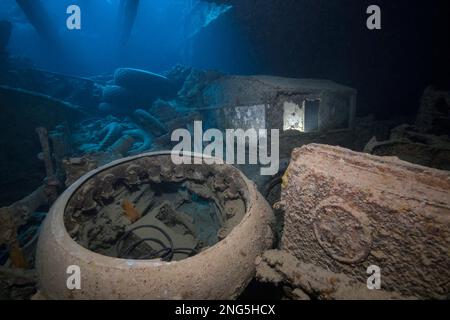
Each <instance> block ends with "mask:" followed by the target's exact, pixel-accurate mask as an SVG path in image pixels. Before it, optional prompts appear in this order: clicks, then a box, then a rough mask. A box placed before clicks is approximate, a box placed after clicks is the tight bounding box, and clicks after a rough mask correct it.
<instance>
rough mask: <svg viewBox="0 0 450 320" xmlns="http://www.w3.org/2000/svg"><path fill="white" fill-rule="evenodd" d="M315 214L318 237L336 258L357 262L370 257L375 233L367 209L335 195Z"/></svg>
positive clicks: (342, 261) (317, 209) (351, 262)
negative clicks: (370, 225)
mask: <svg viewBox="0 0 450 320" xmlns="http://www.w3.org/2000/svg"><path fill="white" fill-rule="evenodd" d="M333 198H334V197H333ZM314 216H315V220H314V223H313V228H314V234H315V236H316V239H317V241H318V242H319V244H320V246H321V247H322V248H323V249H324V250H325V252H327V254H328V255H329V256H331V257H332V258H333V259H334V260H337V261H339V262H341V263H346V264H354V263H359V262H361V261H363V260H364V259H366V258H367V256H368V255H369V253H370V248H371V245H372V236H371V232H370V227H369V220H368V218H367V216H366V215H365V214H364V213H362V212H360V211H357V210H355V209H354V208H352V207H350V206H348V205H347V204H345V203H343V200H342V199H339V198H335V199H328V200H327V201H326V202H325V203H322V204H321V205H319V206H318V207H316V209H315V214H314Z"/></svg>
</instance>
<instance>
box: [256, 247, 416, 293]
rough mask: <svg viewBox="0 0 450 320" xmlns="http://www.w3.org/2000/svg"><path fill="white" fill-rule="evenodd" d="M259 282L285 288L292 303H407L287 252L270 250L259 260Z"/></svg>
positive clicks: (257, 261)
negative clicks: (395, 301)
mask: <svg viewBox="0 0 450 320" xmlns="http://www.w3.org/2000/svg"><path fill="white" fill-rule="evenodd" d="M255 264H256V278H257V279H258V280H259V281H261V282H268V283H272V284H274V285H276V286H283V291H284V294H285V297H286V298H288V299H292V300H310V299H319V300H390V299H402V300H404V299H407V297H405V296H402V295H400V294H398V293H394V292H387V291H383V290H369V289H368V288H367V284H366V283H365V282H359V281H355V280H354V279H352V278H351V277H349V276H347V275H345V274H343V273H335V272H331V271H329V270H327V269H324V268H322V267H319V266H317V265H314V264H310V263H304V262H301V261H299V260H298V259H296V258H295V257H294V256H293V255H291V254H290V253H288V252H286V251H282V250H281V251H280V250H269V251H266V252H264V254H263V255H262V256H261V257H258V258H256V262H255Z"/></svg>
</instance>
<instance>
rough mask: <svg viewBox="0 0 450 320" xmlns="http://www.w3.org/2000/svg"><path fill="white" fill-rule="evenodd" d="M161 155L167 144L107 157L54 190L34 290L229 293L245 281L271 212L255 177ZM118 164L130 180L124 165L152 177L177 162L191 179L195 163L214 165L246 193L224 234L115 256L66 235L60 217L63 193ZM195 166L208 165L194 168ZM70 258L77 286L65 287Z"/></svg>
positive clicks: (165, 295) (265, 242)
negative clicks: (167, 250) (182, 249)
mask: <svg viewBox="0 0 450 320" xmlns="http://www.w3.org/2000/svg"><path fill="white" fill-rule="evenodd" d="M169 155H170V152H166V153H164V152H163V153H148V154H142V155H138V156H134V157H130V158H125V159H121V160H118V161H115V162H112V163H110V164H108V165H106V166H103V167H101V168H99V169H96V170H94V171H91V172H90V173H88V174H86V175H85V176H83V177H82V178H80V179H79V180H78V181H77V182H75V183H74V184H72V185H71V186H70V187H69V188H68V189H67V190H66V191H65V192H64V193H63V194H62V195H61V196H60V198H59V199H58V200H57V201H56V202H55V204H54V205H53V207H52V208H51V210H50V212H49V214H48V215H47V218H46V220H45V222H44V224H43V227H42V231H41V235H40V238H39V243H38V249H37V262H36V269H37V273H38V280H39V290H40V296H43V297H46V298H49V299H233V298H236V297H237V296H238V295H239V294H240V293H241V292H242V291H243V289H245V287H246V286H247V284H248V283H249V282H250V280H251V279H252V278H253V276H254V274H255V265H254V261H255V258H256V257H257V256H259V255H261V254H262V253H263V252H264V251H265V250H267V249H269V248H270V247H271V246H272V244H273V233H272V227H273V226H272V224H273V221H274V217H273V213H272V210H271V208H270V206H269V205H268V203H267V202H266V201H265V199H264V198H263V197H262V196H261V195H260V194H259V192H258V191H257V189H256V186H255V184H254V183H253V182H251V181H250V180H248V179H247V178H246V177H245V176H244V175H243V174H242V173H241V172H240V171H239V170H237V169H236V168H234V167H232V166H228V165H217V166H218V167H217V169H210V168H208V166H209V165H201V166H200V168H199V170H197V171H192V168H191V167H189V168H184V169H183V166H184V165H178V166H176V165H174V164H172V163H171V162H170V158H169V160H168V159H167V157H168V156H169ZM158 159H161V160H160V166H159V167H156V166H153V165H146V164H149V163H155V161H156V160H158ZM135 164H139V166H134V165H135ZM222 166H223V167H222ZM122 167H124V168H128V173H127V174H126V175H125V176H124V178H125V179H126V181H127V182H128V183H133V181H131V180H133V179H131V177H133V174H132V172H131V171H133V172H134V171H135V170H134V169H133V170H132V168H131V167H133V168H135V169H136V170H138V171H140V172H141V171H142V172H148V174H147V178H148V179H152V180H153V181H156V180H157V179H159V180H162V179H165V176H166V175H167V174H169V175H170V174H173V176H178V173H177V172H178V171H180V170H181V171H183V170H185V174H186V175H190V176H191V179H196V178H198V177H200V176H201V175H202V172H203V171H205V172H207V171H208V170H213V171H214V170H218V172H219V175H220V172H222V170H225V171H226V172H228V173H229V174H231V175H233V177H235V178H236V180H238V181H240V182H239V185H240V187H239V192H243V193H244V194H245V195H246V196H245V207H246V209H245V215H244V216H243V219H242V220H241V221H240V222H239V223H238V224H237V225H236V226H235V227H234V228H233V229H232V230H231V232H230V233H229V234H228V235H226V237H225V239H223V240H222V241H220V242H218V243H217V244H215V245H213V246H211V247H209V248H207V249H206V250H203V251H201V252H200V253H198V254H197V255H195V256H192V257H189V258H186V259H184V260H180V261H172V262H165V261H162V260H160V259H155V260H133V259H119V258H114V257H109V256H105V255H101V254H98V253H95V252H93V251H91V250H89V249H86V248H85V247H83V246H81V245H80V244H78V243H77V242H75V241H74V240H73V239H72V237H71V236H70V235H69V233H68V232H67V229H66V225H65V223H64V216H65V212H66V211H67V210H68V209H67V207H68V206H70V203H71V199H74V201H78V200H77V197H76V196H77V195H78V196H79V195H80V194H79V193H80V192H81V193H83V188H85V187H86V184H89V183H90V182H94V184H95V182H96V179H97V178H98V177H99V176H102V175H104V174H105V173H109V172H110V170H111V172H116V173H119V171H120V170H121V168H122ZM202 167H203V168H208V170H204V169H203V171H202ZM170 168H172V170H169V169H170ZM121 172H122V171H121ZM129 177H130V179H131V180H130V179H128V178H129ZM140 177H142V176H141V175H139V177H138V178H140ZM128 180H130V181H128ZM233 181H235V180H233ZM87 187H89V186H87ZM99 188H102V187H101V186H100V187H99ZM88 198H91V197H90V195H89V194H88V193H86V194H85V196H84V197H82V198H81V199H79V200H80V201H83V203H85V202H86V201H87V199H88ZM87 205H90V203H88V204H87ZM84 207H86V203H85V206H84ZM73 265H75V266H79V267H80V271H81V289H80V290H69V289H68V288H67V279H68V276H70V275H68V274H67V272H66V271H67V268H68V267H69V266H73Z"/></svg>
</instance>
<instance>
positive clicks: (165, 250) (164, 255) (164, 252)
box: [116, 225, 197, 261]
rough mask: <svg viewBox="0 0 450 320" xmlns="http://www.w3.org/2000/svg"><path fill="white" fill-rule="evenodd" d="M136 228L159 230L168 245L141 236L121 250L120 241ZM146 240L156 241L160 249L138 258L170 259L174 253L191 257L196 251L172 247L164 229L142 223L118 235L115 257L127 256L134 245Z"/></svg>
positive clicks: (171, 242) (134, 247)
mask: <svg viewBox="0 0 450 320" xmlns="http://www.w3.org/2000/svg"><path fill="white" fill-rule="evenodd" d="M138 229H155V230H157V231H159V232H160V233H161V234H162V235H163V236H164V237H165V238H166V239H167V241H168V242H169V247H167V246H166V245H165V244H164V242H162V241H161V240H159V239H156V238H143V239H139V241H136V242H135V243H133V244H131V245H130V246H128V247H127V248H126V249H125V251H123V250H122V249H123V248H122V246H121V244H122V242H123V241H124V240H125V239H127V238H128V237H129V236H130V235H131V233H132V232H133V231H136V230H138ZM146 241H150V242H153V243H156V244H158V245H160V246H161V247H162V249H161V250H158V251H156V252H155V251H153V252H151V253H148V254H146V255H143V256H141V257H139V259H156V258H160V259H162V260H163V261H172V259H173V256H174V254H175V253H179V254H186V255H187V256H189V257H191V256H193V255H194V254H196V253H197V250H195V249H191V248H174V247H173V241H172V239H171V238H170V236H169V235H168V234H167V232H165V231H164V230H163V229H161V228H160V227H157V226H153V225H142V226H137V227H134V228H132V229H130V230H128V231H127V232H125V233H124V234H123V235H122V236H121V237H120V239H119V240H118V241H117V243H116V251H117V257H118V258H122V257H128V256H129V254H130V253H131V252H132V251H133V250H134V249H136V247H137V246H138V245H140V244H141V243H143V242H146Z"/></svg>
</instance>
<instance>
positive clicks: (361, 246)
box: [281, 144, 450, 298]
mask: <svg viewBox="0 0 450 320" xmlns="http://www.w3.org/2000/svg"><path fill="white" fill-rule="evenodd" d="M281 205H282V207H284V209H285V228H284V234H283V238H282V243H281V247H282V249H283V250H285V251H287V252H289V253H291V254H293V255H294V256H295V257H296V258H297V259H299V260H301V261H303V262H307V263H313V264H315V265H317V266H320V267H322V268H325V269H327V270H330V271H333V272H336V273H343V274H346V275H348V276H350V277H352V278H354V279H356V280H359V281H361V282H366V280H367V277H368V275H367V273H366V271H367V267H368V266H370V265H377V266H379V267H380V268H381V281H382V289H383V290H388V291H397V292H401V293H402V294H405V295H409V296H418V297H423V298H445V297H446V296H447V295H448V292H449V289H450V284H449V281H448V279H450V270H449V266H450V259H449V257H450V252H449V251H450V173H449V172H447V171H440V170H435V169H430V168H427V167H422V166H418V165H413V164H410V163H407V162H404V161H400V160H398V159H397V158H390V157H377V156H372V155H367V154H362V153H357V152H353V151H350V150H347V149H343V148H339V147H331V146H327V145H317V144H311V145H307V146H304V147H302V148H299V149H295V150H294V151H293V153H292V160H291V163H290V165H289V168H288V170H287V172H286V174H285V176H284V178H283V190H282V196H281Z"/></svg>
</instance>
